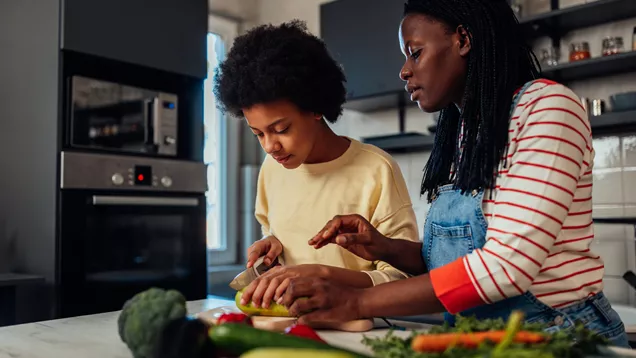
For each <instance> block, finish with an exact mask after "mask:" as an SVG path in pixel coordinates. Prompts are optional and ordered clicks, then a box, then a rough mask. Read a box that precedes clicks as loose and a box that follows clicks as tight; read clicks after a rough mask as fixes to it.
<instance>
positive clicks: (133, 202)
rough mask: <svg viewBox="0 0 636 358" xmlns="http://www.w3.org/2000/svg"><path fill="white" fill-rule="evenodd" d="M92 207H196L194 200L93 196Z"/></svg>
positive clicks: (197, 203)
mask: <svg viewBox="0 0 636 358" xmlns="http://www.w3.org/2000/svg"><path fill="white" fill-rule="evenodd" d="M93 205H96V206H112V205H120V206H188V207H196V206H198V205H199V199H196V198H159V197H147V196H104V195H93Z"/></svg>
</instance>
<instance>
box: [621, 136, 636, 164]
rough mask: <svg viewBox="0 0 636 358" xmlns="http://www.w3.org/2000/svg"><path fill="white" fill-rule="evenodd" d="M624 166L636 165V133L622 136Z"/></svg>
mask: <svg viewBox="0 0 636 358" xmlns="http://www.w3.org/2000/svg"><path fill="white" fill-rule="evenodd" d="M621 147H622V156H623V166H624V167H636V135H627V136H624V137H623V138H621Z"/></svg>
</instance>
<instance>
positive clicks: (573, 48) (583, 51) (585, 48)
mask: <svg viewBox="0 0 636 358" xmlns="http://www.w3.org/2000/svg"><path fill="white" fill-rule="evenodd" d="M591 57H592V55H591V54H590V44H589V43H588V42H587V41H583V42H573V43H571V44H570V62H575V61H581V60H587V59H589V58H591Z"/></svg>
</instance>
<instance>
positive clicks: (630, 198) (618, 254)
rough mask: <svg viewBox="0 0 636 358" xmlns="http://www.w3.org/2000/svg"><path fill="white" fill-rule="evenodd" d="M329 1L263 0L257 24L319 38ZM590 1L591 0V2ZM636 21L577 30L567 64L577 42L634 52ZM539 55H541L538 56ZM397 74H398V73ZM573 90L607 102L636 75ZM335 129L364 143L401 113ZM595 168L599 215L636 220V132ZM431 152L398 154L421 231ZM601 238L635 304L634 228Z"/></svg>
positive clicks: (615, 142) (616, 289)
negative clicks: (300, 29)
mask: <svg viewBox="0 0 636 358" xmlns="http://www.w3.org/2000/svg"><path fill="white" fill-rule="evenodd" d="M329 1H330V0H261V1H260V2H259V15H258V23H281V22H284V21H288V20H291V19H296V18H297V19H301V20H305V21H306V22H307V25H308V27H309V29H310V30H311V31H312V32H313V33H315V34H319V33H320V21H319V6H320V4H322V3H325V2H329ZM531 1H532V4H533V9H532V10H533V11H535V12H539V11H545V10H547V9H548V8H549V0H531ZM589 1H590V0H587V2H589ZM562 2H563V6H572V5H577V4H580V3H584V2H586V0H562ZM635 26H636V18H633V19H629V20H625V21H620V22H616V23H612V24H607V25H602V26H596V27H593V28H588V29H582V30H580V31H575V32H572V33H570V34H568V35H567V36H565V37H564V39H563V43H562V46H561V48H562V52H563V53H562V59H567V55H568V54H567V50H568V44H569V43H570V42H572V41H588V42H589V43H590V46H591V51H592V55H593V56H598V55H599V54H600V51H601V41H602V38H603V37H604V36H609V35H612V36H623V39H624V42H625V46H626V47H628V48H631V35H632V30H633V28H634V27H635ZM535 45H536V49H540V48H544V47H547V46H549V45H550V42H549V41H548V40H546V39H540V40H539V41H537V43H536V44H535ZM537 55H539V51H537ZM398 71H399V70H398V69H396V75H397V73H398ZM570 86H571V87H572V89H573V90H574V91H576V92H577V93H578V94H579V95H580V96H582V97H588V98H602V99H605V100H606V101H607V100H608V97H609V96H610V95H611V94H613V93H617V92H623V91H628V90H629V91H632V90H636V73H630V74H622V75H617V76H612V77H606V78H600V79H594V80H586V81H580V82H575V83H571V84H570ZM432 123H433V122H432V117H431V115H428V114H425V113H422V112H420V111H419V110H418V109H417V108H412V109H409V110H408V111H407V128H406V129H407V131H420V132H426V128H427V127H428V126H429V125H431V124H432ZM334 129H335V130H336V131H337V132H338V133H339V134H343V135H348V136H351V137H353V138H360V137H364V136H372V135H385V134H392V133H397V132H398V121H397V109H396V110H392V111H383V112H378V113H372V114H364V113H357V112H353V111H346V113H345V114H344V115H343V116H342V118H341V119H340V121H339V123H337V124H336V125H334ZM594 148H595V150H596V152H597V154H596V159H595V163H596V169H595V171H594V173H595V182H594V211H595V213H594V215H595V216H597V217H600V216H623V215H626V216H629V215H631V216H636V185H635V184H636V133H633V134H631V133H626V134H623V135H620V136H610V137H604V138H598V139H596V140H595V141H594ZM428 155H429V153H415V154H408V155H396V156H395V159H396V160H397V161H398V163H399V164H400V167H401V168H402V171H403V174H404V177H405V178H406V180H407V183H408V185H409V192H410V193H411V197H412V200H413V203H414V208H415V211H416V214H417V217H418V221H419V226H420V228H422V227H423V224H424V217H425V215H426V211H427V210H428V205H427V204H426V203H425V202H424V201H422V200H420V199H419V195H418V192H419V186H420V180H421V174H422V169H423V168H424V165H425V163H426V160H427V159H428ZM595 229H596V236H597V239H596V241H595V243H594V249H595V250H597V252H598V253H599V254H600V255H601V256H602V257H603V258H604V259H605V264H606V274H607V275H608V277H607V278H606V279H605V285H606V287H605V290H606V293H607V294H608V296H610V298H611V299H612V301H614V302H620V303H632V304H635V303H636V299H635V297H634V295H633V294H632V291H631V290H630V289H629V287H628V286H627V285H626V284H625V283H624V282H622V280H621V279H620V275H622V273H624V272H625V271H626V270H627V269H628V268H630V269H635V268H636V262H635V261H636V252H635V250H634V228H633V227H629V226H621V225H618V226H617V225H595Z"/></svg>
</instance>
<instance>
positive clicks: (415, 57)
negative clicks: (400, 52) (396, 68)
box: [411, 50, 422, 60]
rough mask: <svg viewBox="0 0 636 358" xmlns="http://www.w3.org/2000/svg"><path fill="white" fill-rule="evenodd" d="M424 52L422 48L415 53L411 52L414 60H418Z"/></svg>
mask: <svg viewBox="0 0 636 358" xmlns="http://www.w3.org/2000/svg"><path fill="white" fill-rule="evenodd" d="M421 53H422V50H417V51H415V52H413V53H411V58H412V59H414V60H417V58H418V57H420V54H421Z"/></svg>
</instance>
